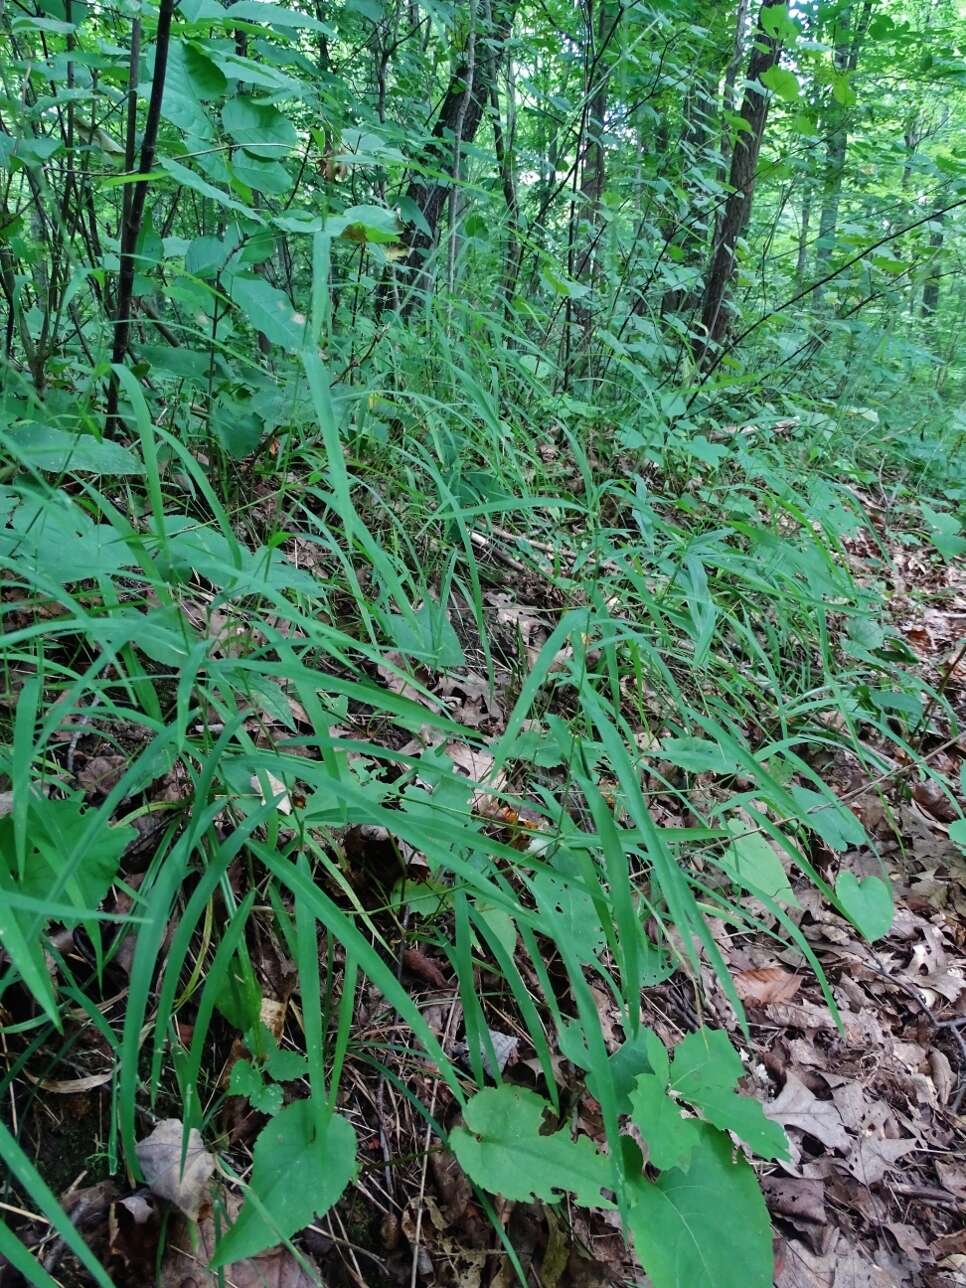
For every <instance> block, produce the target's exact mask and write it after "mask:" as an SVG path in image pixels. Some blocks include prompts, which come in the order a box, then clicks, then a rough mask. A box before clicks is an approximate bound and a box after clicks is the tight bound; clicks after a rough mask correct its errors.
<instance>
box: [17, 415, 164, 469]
mask: <svg viewBox="0 0 966 1288" xmlns="http://www.w3.org/2000/svg"><path fill="white" fill-rule="evenodd" d="M7 433H8V434H9V436H10V440H11V442H12V443H13V445H14V451H15V453H16V455H17V457H18V459H20V460H22V461H24V462H26V463H28V464H30V465H33V466H35V467H36V468H37V469H39V470H47V471H51V472H53V473H58V474H59V473H62V472H73V471H79V472H81V473H84V474H143V473H144V465H143V463H142V462H141V461H139V460H138V458H137V457H136V456H135V454H134V453H133V452H132V451H131V450H130V449H129V448H127V447H122V446H121V444H120V443H112V442H111V441H110V439H107V438H95V437H94V436H93V434H70V433H68V432H67V431H66V430H64V429H56V428H55V427H54V426H53V425H18V426H16V428H14V429H10V430H8V431H7Z"/></svg>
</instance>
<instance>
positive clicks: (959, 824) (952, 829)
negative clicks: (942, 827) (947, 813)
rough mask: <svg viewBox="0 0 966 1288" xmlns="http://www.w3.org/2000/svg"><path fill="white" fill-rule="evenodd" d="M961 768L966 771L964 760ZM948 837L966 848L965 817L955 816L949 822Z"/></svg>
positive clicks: (963, 848)
mask: <svg viewBox="0 0 966 1288" xmlns="http://www.w3.org/2000/svg"><path fill="white" fill-rule="evenodd" d="M963 768H964V771H966V761H964V762H963ZM949 839H950V840H951V841H952V842H953V843H954V844H955V845H958V846H959V848H960V849H961V850H966V818H957V819H956V821H955V823H950V825H949Z"/></svg>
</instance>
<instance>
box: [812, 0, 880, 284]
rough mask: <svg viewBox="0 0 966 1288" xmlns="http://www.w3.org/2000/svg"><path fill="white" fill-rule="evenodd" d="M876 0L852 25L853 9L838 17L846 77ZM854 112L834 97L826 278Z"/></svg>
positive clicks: (823, 245)
mask: <svg viewBox="0 0 966 1288" xmlns="http://www.w3.org/2000/svg"><path fill="white" fill-rule="evenodd" d="M873 4H874V0H864V3H863V6H862V10H861V13H860V14H859V16H858V18H857V19H856V21H855V24H854V26H853V23H852V17H853V14H852V6H851V5H849V6H848V7H846V8H845V9H844V10H843V11H842V12H841V13H840V14H839V15H838V16H837V18H836V31H835V55H834V56H835V66H836V69H837V70H838V72H839V74H840V75H841V76H843V77H845V76H847V75H848V74H849V73H851V72H854V71H855V69H856V67H857V65H858V61H859V53H860V51H861V49H862V43H863V41H864V40H865V35H866V32H867V31H868V29H869V22H870V21H871V18H872V7H873ZM849 124H850V112H849V108H848V106H847V104H845V103H841V102H839V101H838V99H836V98H835V96H834V95H833V97H832V100H831V102H830V103H829V108H828V114H827V116H826V144H825V176H824V181H823V182H824V188H823V194H822V210H821V214H820V215H819V223H818V242H817V243H816V249H815V275H816V277H819V278H821V277H824V276H825V274H826V272H827V270H828V264H829V260H830V258H831V255H832V251H833V249H834V248H835V230H836V229H837V227H838V221H839V206H840V205H841V201H842V184H843V181H844V179H845V159H846V155H847V153H848V145H849ZM821 302H822V291H821V289H819V290H817V291H816V292H815V296H814V305H815V307H816V308H818V307H820V305H821Z"/></svg>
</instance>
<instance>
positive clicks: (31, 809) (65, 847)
mask: <svg viewBox="0 0 966 1288" xmlns="http://www.w3.org/2000/svg"><path fill="white" fill-rule="evenodd" d="M90 814H91V811H89V810H87V809H85V807H84V806H83V805H82V804H81V803H80V802H79V801H78V800H74V799H70V798H68V799H66V800H52V799H48V798H47V797H35V798H32V799H31V800H30V802H29V804H28V807H27V842H28V847H29V848H28V853H27V858H26V864H25V867H24V871H23V874H22V876H20V877H19V878H18V873H17V862H16V858H15V848H14V836H13V821H12V818H10V817H7V818H3V819H0V862H3V863H5V865H6V867H7V870H8V871H9V872H10V875H11V877H13V878H14V879H15V880H16V885H17V889H18V890H19V892H20V893H21V894H25V895H27V896H29V897H30V898H32V899H37V900H40V901H43V900H50V901H56V902H58V903H61V904H70V905H71V906H72V907H75V908H77V910H78V916H77V918H76V919H75V920H74V921H69V920H68V921H67V923H66V924H68V925H76V924H77V922H78V921H80V920H81V919H82V916H83V914H84V913H88V912H91V911H94V910H95V909H96V908H97V906H98V904H99V903H100V901H101V900H102V899H103V898H104V896H105V895H106V894H107V892H108V890H109V889H110V887H111V883H112V882H113V880H114V878H115V876H116V875H117V869H118V864H119V863H120V861H121V855H122V854H123V853H124V850H125V848H126V847H127V845H128V844H129V843H130V842H131V841H132V840H133V839H134V837H135V836H136V835H137V833H136V832H135V831H134V829H133V828H132V827H111V826H109V825H107V824H104V825H103V826H102V827H100V828H99V829H98V830H97V831H96V832H95V833H94V834H93V835H92V836H91V837H90V838H89V839H85V838H86V835H87V830H88V822H89V818H90Z"/></svg>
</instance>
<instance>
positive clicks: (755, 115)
mask: <svg viewBox="0 0 966 1288" xmlns="http://www.w3.org/2000/svg"><path fill="white" fill-rule="evenodd" d="M778 3H779V0H762V5H761V9H760V11H759V14H758V27H757V30H756V33H755V43H754V48H753V50H752V54H751V59H750V61H749V63H748V81H749V85H748V88H747V89H746V90H745V94H744V98H743V99H742V103H741V119H742V120H743V121H744V122H745V125H746V126H747V128H746V129H743V130H739V131H738V134H737V137H736V138H735V146H734V150H733V152H732V154H731V172H730V174H729V176H728V183H729V186H730V188H731V194H730V195H729V197H728V200H727V202H726V203H725V208H724V213H723V216H722V219H721V224H720V227H719V229H718V234H717V237H716V239H715V247H714V252H713V254H712V257H711V264H710V266H709V268H708V273H707V277H706V278H705V286H704V299H703V300H702V305H701V331H702V334H701V338H700V339H699V341H698V343H697V345H696V347H695V358H696V360H697V362H698V365H699V366H702V367H703V366H705V365H706V363H707V362H708V360H709V359H710V358H711V356H712V354H713V350H714V349H715V347H716V346H717V345H719V344H720V343H721V341H722V338H723V337H724V335H725V332H726V331H727V329H728V317H729V314H728V309H727V307H726V297H727V293H728V290H729V288H730V286H731V282H732V279H733V278H734V275H735V269H736V258H735V254H736V248H737V245H738V238H739V237H740V236H741V235H742V233H743V232H744V230H745V228H746V227H747V224H748V220H749V217H750V215H751V204H752V199H753V197H754V191H755V179H756V177H757V170H758V156H759V154H760V152H761V141H762V138H763V137H764V133H765V122H766V121H767V119H768V96H767V94H764V93H762V91H761V89H760V88H759V85H760V78H761V77H762V76H763V75H764V74H765V72H767V71H768V70H769V69H770V68H772V67H774V66H775V64H776V63H777V62H778V59H779V56H780V54H781V42H780V41H779V39H778V38H777V37H776V36H772V35H769V34H768V32H767V31H766V30H765V28H764V26H763V24H762V15H763V14H764V13H766V12H767V10H768V9H771V8H773V7H775V6H776V5H777V4H778Z"/></svg>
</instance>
